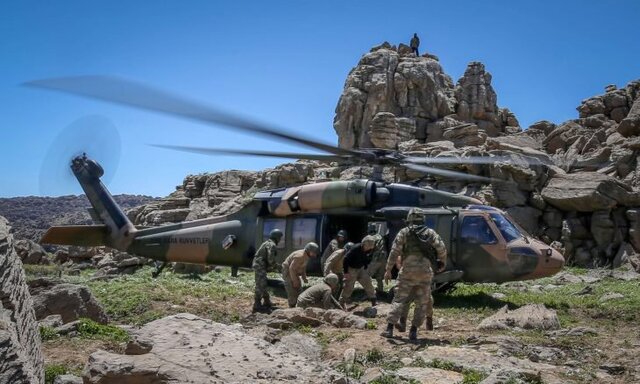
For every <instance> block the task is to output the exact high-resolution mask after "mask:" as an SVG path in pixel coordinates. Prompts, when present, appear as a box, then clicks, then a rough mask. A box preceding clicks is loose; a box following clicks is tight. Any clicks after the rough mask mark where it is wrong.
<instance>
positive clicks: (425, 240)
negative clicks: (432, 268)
mask: <svg viewBox="0 0 640 384" xmlns="http://www.w3.org/2000/svg"><path fill="white" fill-rule="evenodd" d="M426 231H427V228H425V227H423V226H411V227H409V234H408V236H407V242H406V244H405V245H404V254H405V255H421V256H424V257H426V258H427V259H429V261H431V263H432V264H434V263H435V261H436V258H437V252H436V249H435V248H434V247H433V245H432V244H431V239H430V238H429V237H428V236H427V234H426Z"/></svg>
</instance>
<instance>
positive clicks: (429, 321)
mask: <svg viewBox="0 0 640 384" xmlns="http://www.w3.org/2000/svg"><path fill="white" fill-rule="evenodd" d="M427 331H433V317H431V316H427Z"/></svg>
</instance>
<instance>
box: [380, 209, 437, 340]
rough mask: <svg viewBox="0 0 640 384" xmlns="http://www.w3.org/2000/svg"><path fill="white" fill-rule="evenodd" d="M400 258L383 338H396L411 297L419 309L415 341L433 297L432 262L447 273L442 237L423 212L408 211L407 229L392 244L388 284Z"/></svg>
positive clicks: (413, 331)
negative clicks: (399, 266)
mask: <svg viewBox="0 0 640 384" xmlns="http://www.w3.org/2000/svg"><path fill="white" fill-rule="evenodd" d="M398 256H402V259H403V261H402V268H401V269H400V273H399V274H398V284H397V287H396V293H395V296H394V297H393V303H392V308H391V311H390V312H389V315H388V316H387V323H388V324H387V330H386V331H385V332H383V333H382V335H383V336H385V337H393V327H394V325H396V324H398V321H399V319H400V317H401V316H402V314H403V310H404V306H406V305H409V304H410V303H411V302H410V301H409V298H412V299H413V300H412V301H414V302H415V304H416V306H415V309H414V313H413V320H412V322H411V330H410V332H409V339H410V340H416V339H417V333H418V326H419V325H420V324H421V323H422V321H424V320H425V317H426V312H427V308H428V305H429V298H430V296H431V279H432V277H433V270H432V268H431V263H432V260H437V268H438V272H439V271H441V270H444V268H445V265H446V261H447V249H446V247H445V245H444V243H443V242H442V239H441V238H440V235H438V234H437V233H436V232H435V231H434V230H432V229H431V228H428V227H426V226H425V225H424V213H423V212H422V210H420V209H418V208H412V209H411V210H410V211H409V213H408V214H407V226H406V227H405V228H402V229H401V230H400V232H398V234H397V235H396V238H395V240H394V241H393V245H392V246H391V252H389V259H388V260H387V267H386V271H385V275H384V278H385V281H389V280H390V279H391V270H392V269H393V267H394V265H395V264H396V261H397V259H398Z"/></svg>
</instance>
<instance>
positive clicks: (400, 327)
mask: <svg viewBox="0 0 640 384" xmlns="http://www.w3.org/2000/svg"><path fill="white" fill-rule="evenodd" d="M396 329H397V330H398V331H399V332H405V331H406V330H407V319H406V318H404V317H401V318H400V322H399V323H398V324H396Z"/></svg>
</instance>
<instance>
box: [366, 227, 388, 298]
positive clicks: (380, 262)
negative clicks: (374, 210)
mask: <svg viewBox="0 0 640 384" xmlns="http://www.w3.org/2000/svg"><path fill="white" fill-rule="evenodd" d="M367 233H368V234H369V236H372V237H373V238H374V239H375V241H376V245H375V247H374V248H373V254H372V255H371V263H369V269H368V272H369V276H371V278H372V279H375V280H376V294H377V295H378V296H383V295H384V282H383V278H384V270H385V266H386V264H387V250H386V249H385V246H384V238H383V237H382V235H380V234H379V233H378V227H377V226H376V224H375V223H369V225H368V226H367Z"/></svg>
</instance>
